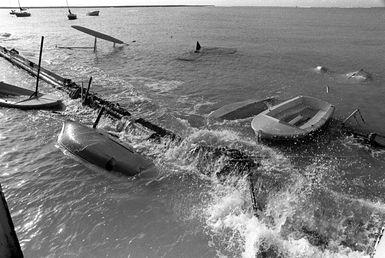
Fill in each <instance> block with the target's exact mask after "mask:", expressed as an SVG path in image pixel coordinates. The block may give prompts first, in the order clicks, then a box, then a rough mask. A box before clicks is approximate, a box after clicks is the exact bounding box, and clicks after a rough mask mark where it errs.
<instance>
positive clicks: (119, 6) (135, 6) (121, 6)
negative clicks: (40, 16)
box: [0, 5, 214, 9]
mask: <svg viewBox="0 0 385 258" xmlns="http://www.w3.org/2000/svg"><path fill="white" fill-rule="evenodd" d="M138 7H214V5H114V6H112V5H111V6H104V5H103V6H94V5H90V6H70V8H72V9H75V8H138ZM23 8H27V9H55V8H65V9H67V8H68V7H67V6H23ZM0 9H19V7H18V6H9V7H0Z"/></svg>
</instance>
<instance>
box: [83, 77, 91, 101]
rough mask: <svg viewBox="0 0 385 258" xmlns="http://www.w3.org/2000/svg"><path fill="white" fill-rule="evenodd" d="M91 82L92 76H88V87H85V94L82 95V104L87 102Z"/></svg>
mask: <svg viewBox="0 0 385 258" xmlns="http://www.w3.org/2000/svg"><path fill="white" fill-rule="evenodd" d="M91 82H92V76H91V77H90V80H89V82H88V88H87V91H86V95H85V96H84V100H83V104H87V103H88V94H89V92H90V87H91Z"/></svg>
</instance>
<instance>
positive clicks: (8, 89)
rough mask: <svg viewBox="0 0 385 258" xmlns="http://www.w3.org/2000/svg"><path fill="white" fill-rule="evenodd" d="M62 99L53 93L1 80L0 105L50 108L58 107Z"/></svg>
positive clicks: (21, 107)
mask: <svg viewBox="0 0 385 258" xmlns="http://www.w3.org/2000/svg"><path fill="white" fill-rule="evenodd" d="M61 105H62V103H61V101H60V100H58V99H57V98H55V97H54V96H51V95H44V94H41V93H37V94H35V92H34V91H32V90H29V89H25V88H21V87H17V86H14V85H11V84H8V83H5V82H0V106H1V107H7V108H19V109H49V108H58V107H60V106H61Z"/></svg>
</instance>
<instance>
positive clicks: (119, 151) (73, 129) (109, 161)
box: [58, 120, 154, 176]
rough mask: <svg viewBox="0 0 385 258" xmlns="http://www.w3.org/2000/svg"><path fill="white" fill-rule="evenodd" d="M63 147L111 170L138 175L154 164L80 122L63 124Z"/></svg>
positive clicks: (60, 137)
mask: <svg viewBox="0 0 385 258" xmlns="http://www.w3.org/2000/svg"><path fill="white" fill-rule="evenodd" d="M58 143H59V145H60V146H61V147H63V148H64V149H66V150H67V151H69V152H70V153H72V154H74V155H76V156H78V157H80V158H82V159H83V160H85V161H87V162H89V163H91V164H94V165H96V166H98V167H100V168H103V169H105V170H107V171H116V172H120V173H122V174H124V175H127V176H135V175H138V174H140V173H141V172H143V171H145V170H149V169H151V168H153V167H154V165H153V163H152V162H151V161H150V160H148V159H146V158H144V157H143V156H141V155H140V154H138V153H137V152H135V151H134V149H133V148H132V147H131V146H129V145H127V144H124V143H122V142H121V141H119V140H118V139H116V138H114V137H113V136H110V135H109V134H108V133H106V132H104V131H102V130H97V129H94V128H89V127H87V126H84V125H82V124H80V123H78V122H75V121H71V120H67V121H65V122H64V123H63V127H62V130H61V132H60V134H59V137H58Z"/></svg>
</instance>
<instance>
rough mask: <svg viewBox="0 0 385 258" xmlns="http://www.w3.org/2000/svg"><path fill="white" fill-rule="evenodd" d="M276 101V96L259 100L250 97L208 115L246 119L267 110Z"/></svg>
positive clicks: (209, 116) (211, 116)
mask: <svg viewBox="0 0 385 258" xmlns="http://www.w3.org/2000/svg"><path fill="white" fill-rule="evenodd" d="M275 103H276V99H275V98H274V97H269V98H265V99H259V100H257V99H249V100H245V101H240V102H236V103H231V104H228V105H225V106H223V107H221V108H219V109H217V110H215V111H213V112H212V113H210V114H209V115H208V118H209V119H225V120H235V119H244V118H248V117H252V116H255V115H257V114H259V113H261V112H262V111H265V110H266V109H268V107H269V106H271V105H274V104H275Z"/></svg>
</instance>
